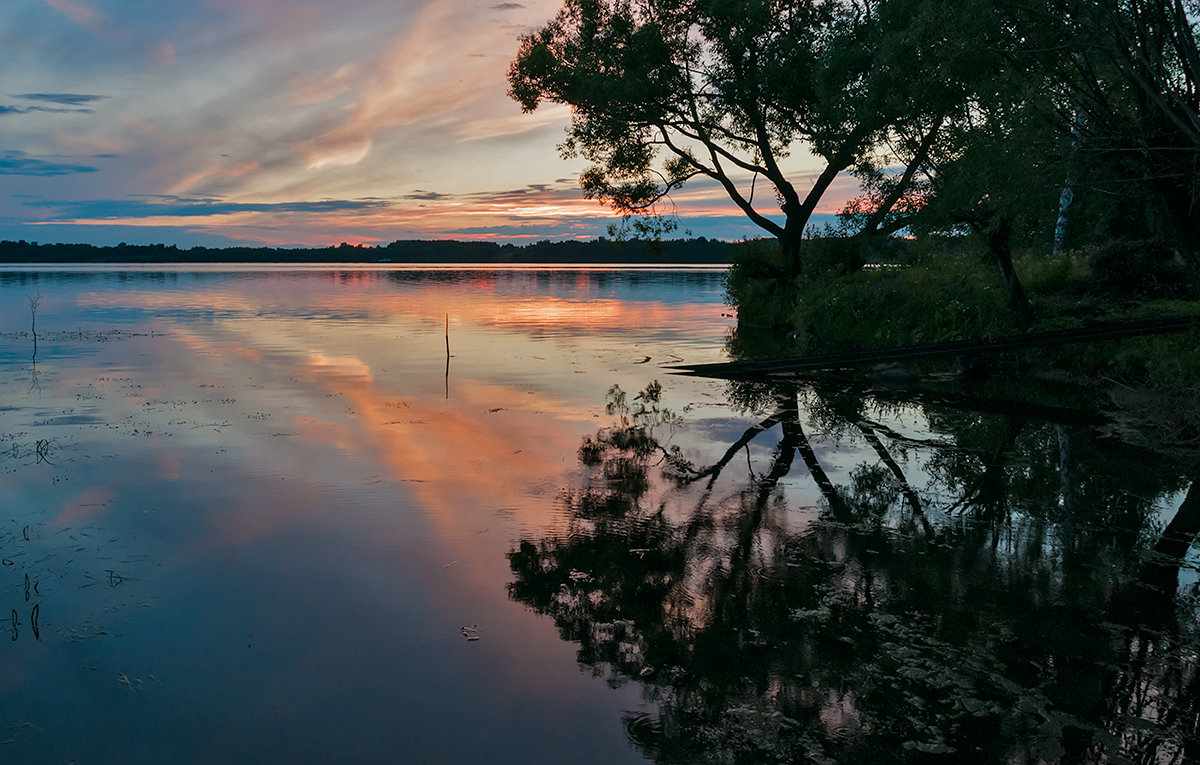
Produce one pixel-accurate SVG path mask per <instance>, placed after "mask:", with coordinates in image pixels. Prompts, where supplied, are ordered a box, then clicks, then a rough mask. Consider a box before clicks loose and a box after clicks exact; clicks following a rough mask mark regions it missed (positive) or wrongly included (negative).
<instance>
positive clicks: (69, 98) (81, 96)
mask: <svg viewBox="0 0 1200 765" xmlns="http://www.w3.org/2000/svg"><path fill="white" fill-rule="evenodd" d="M13 98H23V99H25V100H27V101H45V102H47V103H51V104H62V105H63V106H82V105H83V104H90V103H91V102H93V101H100V100H102V99H105V98H107V96H97V95H92V94H91V93H18V94H17V95H15V96H13Z"/></svg>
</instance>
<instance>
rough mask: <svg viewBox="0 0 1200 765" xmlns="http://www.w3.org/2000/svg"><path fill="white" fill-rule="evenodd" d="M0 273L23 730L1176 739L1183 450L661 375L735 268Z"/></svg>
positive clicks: (509, 750)
mask: <svg viewBox="0 0 1200 765" xmlns="http://www.w3.org/2000/svg"><path fill="white" fill-rule="evenodd" d="M0 291H2V292H3V293H4V294H3V298H4V299H3V301H0V322H2V323H0V333H2V334H0V392H2V396H3V398H2V399H0V403H2V406H0V469H2V471H3V472H0V490H2V491H3V495H2V496H4V498H5V500H4V501H5V507H6V509H7V510H8V512H7V513H3V514H0V552H2V554H3V555H4V556H5V557H4V563H5V565H4V568H3V569H2V570H0V577H3V578H2V579H0V592H3V593H4V595H5V598H6V600H5V601H4V602H0V614H2V613H7V612H8V611H9V610H10V609H11V610H12V611H13V612H14V613H15V614H16V623H15V624H12V623H11V622H2V623H0V628H3V627H5V626H7V627H9V628H10V634H11V635H12V638H13V639H12V640H11V641H10V642H8V643H7V644H6V645H7V647H6V648H4V649H0V657H2V658H0V662H2V666H0V697H2V698H3V699H4V704H3V706H0V708H3V709H5V710H6V712H5V717H4V718H0V734H2V735H0V738H4V739H11V742H10V743H8V744H5V745H4V746H5V752H4V753H5V754H8V753H12V754H13V756H14V758H15V759H16V760H29V761H34V760H36V761H70V760H72V759H77V760H80V761H85V760H99V761H123V762H161V761H174V762H186V761H194V762H208V761H218V760H226V761H228V760H239V761H279V760H285V759H286V760H292V761H312V762H328V761H364V762H374V761H411V762H435V761H436V762H440V761H450V760H459V761H465V762H477V761H488V762H518V761H519V762H539V761H540V762H561V761H565V760H570V761H573V762H587V761H593V762H619V761H640V760H642V759H643V758H644V757H650V758H653V759H658V760H662V761H681V760H682V761H693V760H695V761H700V760H704V759H714V760H719V761H746V762H759V761H763V760H764V758H767V759H770V758H776V759H784V760H787V759H805V758H808V757H809V756H813V755H816V756H820V757H830V758H839V759H840V761H843V762H866V761H873V762H874V761H879V762H882V761H889V760H894V761H912V760H919V759H921V758H923V757H928V756H937V755H939V754H945V755H946V756H962V755H964V754H965V753H966V749H964V747H966V748H967V749H969V748H970V747H983V748H984V751H985V752H990V753H991V754H992V755H993V756H994V757H996V758H997V761H1003V760H1004V759H1006V758H1010V757H1013V756H1016V757H1018V758H1020V757H1025V758H1026V759H1029V758H1032V759H1035V760H1036V759H1042V760H1046V761H1055V760H1056V759H1061V761H1064V762H1066V761H1073V759H1072V758H1075V759H1078V757H1082V756H1084V753H1087V752H1091V753H1092V754H1091V755H1089V756H1099V755H1096V753H1100V755H1103V756H1114V755H1117V754H1120V755H1121V756H1131V755H1132V754H1134V753H1136V752H1139V751H1143V750H1144V751H1149V752H1151V759H1149V760H1148V761H1170V757H1172V756H1174V755H1175V754H1177V753H1179V752H1182V751H1184V750H1185V749H1186V747H1187V746H1195V743H1194V738H1195V726H1194V724H1193V723H1188V722H1187V719H1188V715H1189V714H1192V715H1194V712H1195V703H1194V698H1195V696H1196V693H1195V688H1196V682H1197V680H1196V672H1195V650H1194V649H1195V636H1194V634H1193V632H1192V631H1191V630H1190V629H1188V628H1186V625H1187V624H1188V623H1189V622H1188V621H1187V620H1188V618H1192V619H1193V622H1192V623H1194V611H1192V610H1191V609H1192V604H1194V602H1195V593H1194V591H1193V590H1194V588H1193V583H1194V581H1195V576H1194V571H1193V569H1194V568H1195V555H1194V553H1189V552H1188V551H1187V544H1184V545H1183V546H1182V548H1179V546H1178V545H1176V546H1175V547H1173V548H1168V546H1163V545H1161V544H1160V543H1159V538H1160V536H1161V534H1162V531H1163V527H1164V526H1165V525H1166V524H1167V523H1168V522H1170V521H1172V519H1175V518H1179V519H1183V520H1187V518H1190V517H1191V516H1190V515H1189V514H1188V513H1187V512H1184V511H1182V510H1180V511H1179V512H1178V513H1177V512H1176V509H1177V508H1179V507H1180V505H1181V503H1183V504H1184V506H1185V507H1188V506H1189V505H1188V503H1187V502H1185V501H1184V498H1185V496H1188V495H1187V490H1188V488H1189V486H1190V485H1191V478H1192V476H1194V475H1196V470H1195V466H1194V465H1193V464H1192V462H1191V461H1190V460H1189V459H1186V458H1181V457H1162V458H1159V457H1158V456H1154V455H1152V456H1151V457H1146V456H1145V455H1144V454H1143V455H1142V456H1140V457H1139V456H1138V454H1137V452H1136V450H1132V449H1130V448H1128V447H1126V446H1122V445H1120V444H1113V443H1107V442H1104V441H1097V440H1096V439H1095V438H1094V436H1095V435H1096V433H1097V432H1098V431H1097V429H1096V428H1095V427H1094V426H1091V425H1080V424H1073V425H1064V424H1062V423H1059V424H1056V423H1054V422H1045V421H1041V420H1036V421H1035V420H1031V419H1029V418H1026V417H1017V418H1013V417H1008V416H1000V415H994V414H981V413H979V412H976V411H972V410H971V409H970V408H969V407H966V408H963V407H958V408H955V407H945V406H941V405H938V406H921V405H918V404H916V403H913V402H912V401H910V400H907V399H904V398H903V397H900V398H895V399H891V400H889V399H888V398H887V397H886V396H883V395H881V394H880V392H879V391H874V392H870V391H867V392H861V391H860V392H854V391H846V390H834V391H827V390H825V391H818V390H816V389H814V388H801V389H794V388H793V389H782V390H775V391H769V390H757V389H754V388H752V387H745V386H743V387H735V388H733V389H730V390H727V389H726V386H725V385H724V384H721V383H716V382H711V381H704V380H699V379H692V378H681V377H676V376H671V375H667V374H666V373H665V371H664V370H662V369H659V367H660V366H665V365H669V364H671V363H675V362H680V361H687V362H703V361H715V360H719V359H720V358H721V356H722V348H723V345H724V342H725V338H726V333H727V330H728V327H729V324H730V320H729V318H728V317H727V316H725V314H726V313H727V311H728V309H727V307H725V306H724V305H723V303H722V288H721V274H720V273H715V272H694V273H676V272H627V271H603V270H592V271H587V270H571V269H567V270H559V271H554V270H525V271H504V270H499V271H496V270H487V269H473V270H465V271H447V270H442V271H413V270H405V269H380V270H375V269H363V268H352V269H341V270H333V269H331V270H326V271H322V270H317V269H311V268H306V269H298V270H295V271H288V270H285V269H263V270H253V269H247V268H234V269H231V270H228V271H226V270H222V269H212V270H208V271H191V270H181V271H165V272H154V271H150V270H146V269H139V270H131V271H127V272H112V271H105V270H104V269H87V268H84V269H65V270H62V271H54V272H52V271H41V272H30V273H23V272H20V271H14V270H6V271H0ZM31 300H36V301H37V310H36V321H37V324H36V327H37V338H36V352H35V342H34V340H35V339H34V336H33V333H32V332H31V329H32V326H31V324H32V320H33V318H34V317H33V315H32V314H31V311H30V305H31ZM447 334H448V335H449V344H450V352H451V353H452V358H450V360H449V365H448V367H447V358H446V342H447ZM447 370H448V371H447ZM656 378H657V379H659V380H660V381H662V383H663V385H664V389H663V390H662V392H661V399H659V398H658V397H657V396H658V394H657V392H656V391H654V390H653V389H650V390H648V391H643V389H645V388H646V386H647V384H648V383H650V382H651V381H652V380H654V379H656ZM614 385H617V386H619V388H617V389H612V386H614ZM639 391H643V392H642V393H641V394H640V395H639V393H638V392H639ZM606 402H607V403H608V404H609V405H610V407H609V410H608V411H606V409H605V404H606ZM668 410H669V411H668ZM1131 465H1136V466H1137V469H1134V470H1130V467H1129V466H1131ZM1122 473H1125V475H1122ZM1197 501H1200V496H1198V497H1197ZM1197 518H1200V515H1198V516H1197ZM1188 523H1191V521H1188ZM1188 523H1175V524H1174V528H1175V530H1177V531H1179V530H1182V531H1183V532H1185V533H1187V532H1189V530H1190V533H1191V534H1192V536H1193V537H1194V535H1195V530H1194V529H1192V528H1191V526H1189V525H1188ZM1192 525H1195V524H1192ZM1169 528H1170V527H1169ZM1155 556H1157V557H1155ZM1148 566H1149V567H1148ZM1155 566H1156V567H1155ZM26 575H28V579H27V578H26ZM1181 582H1182V585H1181V584H1180V583H1181ZM1189 588H1192V589H1189ZM1177 591H1178V592H1177ZM1177 596H1180V597H1181V598H1182V599H1180V597H1177ZM1131 601H1132V602H1138V603H1139V604H1140V605H1139V607H1138V608H1137V609H1134V610H1132V611H1131V610H1130V607H1129V603H1130V602H1131ZM35 608H36V609H37V611H36V613H35V612H34V609H35ZM1189 614H1190V615H1191V616H1189ZM1147 625H1148V626H1147ZM1181 625H1184V626H1181ZM464 626H472V627H476V628H477V629H471V630H467V631H464V630H463V629H462V628H463V627H464ZM476 637H477V638H478V639H477V640H476V639H468V638H476ZM1139 652H1140V653H1139ZM1139 662H1140V663H1139ZM1134 665H1137V667H1140V668H1143V669H1145V670H1146V671H1145V672H1141V674H1139V673H1138V672H1134V671H1133V669H1132V668H1133V667H1134ZM1064 667H1066V668H1065V669H1064ZM1139 671H1140V670H1139ZM601 678H603V680H601ZM1081 699H1084V700H1086V699H1099V702H1098V703H1096V704H1093V705H1092V706H1091V707H1089V706H1088V704H1086V703H1083V701H1081ZM1137 699H1141V700H1140V701H1137ZM1146 699H1151V701H1146ZM1156 705H1157V706H1156ZM64 710H71V713H70V715H67V714H65V713H64ZM1189 725H1190V726H1191V727H1189ZM1080 731H1083V732H1082V733H1081V732H1080ZM1189 731H1190V733H1189ZM1189 736H1190V737H1191V738H1189ZM980 742H983V743H980ZM1189 742H1191V743H1189ZM1139 747H1140V749H1139ZM975 756H980V755H979V753H976V755H975Z"/></svg>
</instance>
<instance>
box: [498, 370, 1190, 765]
mask: <svg viewBox="0 0 1200 765" xmlns="http://www.w3.org/2000/svg"><path fill="white" fill-rule="evenodd" d="M661 394H662V389H661V387H660V386H659V385H658V384H657V383H654V384H652V385H650V386H648V387H647V389H646V390H644V391H642V392H641V393H639V394H638V395H637V396H635V397H634V398H633V399H632V400H630V399H629V397H628V396H627V395H626V394H625V393H624V392H623V391H621V390H620V389H618V388H616V387H614V388H613V389H612V390H610V393H609V401H608V412H609V414H610V415H611V416H612V419H613V421H612V423H611V424H610V425H609V426H607V427H604V428H601V429H600V430H599V431H598V432H597V434H596V435H595V436H590V437H588V438H586V439H585V441H584V443H583V444H582V446H581V448H580V450H579V456H580V460H581V462H582V463H583V464H584V465H586V466H588V467H590V468H591V473H592V476H593V480H591V481H589V482H586V484H585V485H583V486H580V487H575V488H571V489H568V490H566V491H564V492H563V494H562V496H561V499H560V501H561V503H562V505H563V509H564V510H565V511H566V513H567V516H568V517H569V518H570V531H569V533H567V534H564V535H563V536H561V537H556V538H549V539H536V540H523V541H521V542H520V544H519V546H518V548H517V549H515V550H514V551H513V552H512V553H511V554H510V562H511V566H512V570H513V572H514V574H515V581H514V582H513V583H512V584H511V585H510V590H511V595H512V597H513V598H514V599H516V600H518V601H520V602H523V603H526V604H528V605H530V606H531V607H533V608H534V609H536V610H537V611H539V612H541V613H544V614H547V615H549V616H551V617H552V618H553V619H554V620H555V623H556V624H557V626H558V629H559V630H560V632H561V634H562V637H563V638H564V639H566V640H570V641H573V642H575V643H578V645H579V652H578V656H579V661H580V662H581V664H582V665H583V666H585V667H587V668H589V669H590V671H592V672H593V673H594V674H595V675H597V676H603V677H605V678H606V679H607V681H608V682H609V683H610V684H612V685H614V686H617V685H621V684H624V683H627V682H631V681H632V682H638V683H640V684H642V686H643V689H644V696H645V698H646V699H647V700H648V701H649V702H650V706H652V707H654V708H656V712H655V713H654V714H644V713H629V714H628V715H627V716H626V719H625V721H624V722H625V725H626V727H627V730H628V732H629V735H630V738H631V740H632V741H633V742H634V743H635V744H636V745H637V746H638V747H639V748H640V749H641V750H642V751H643V752H644V753H645V754H646V755H647V756H648V757H650V758H651V759H653V760H656V761H660V762H705V761H707V762H765V761H780V762H807V761H813V762H832V761H837V762H871V763H875V762H920V761H927V760H928V761H943V760H944V761H971V762H1006V763H1010V762H1016V763H1026V762H1030V763H1031V762H1102V761H1111V762H1125V761H1130V762H1138V763H1149V762H1154V763H1174V762H1188V761H1200V738H1198V733H1197V727H1198V723H1197V719H1198V715H1200V702H1198V699H1200V675H1198V674H1197V653H1196V651H1197V643H1198V641H1197V636H1196V629H1195V628H1196V616H1197V608H1196V605H1197V598H1196V593H1195V591H1194V585H1192V586H1189V587H1185V588H1184V591H1183V592H1180V591H1179V590H1180V588H1179V580H1180V570H1181V566H1183V565H1184V563H1185V559H1186V556H1187V553H1188V550H1189V548H1190V546H1191V544H1192V542H1193V541H1194V540H1195V538H1196V536H1197V534H1198V533H1200V487H1198V485H1197V483H1196V482H1195V481H1194V480H1193V479H1194V477H1195V476H1196V475H1197V473H1196V465H1195V462H1194V461H1193V460H1192V459H1191V458H1189V457H1187V456H1174V457H1172V456H1167V455H1163V454H1148V453H1146V451H1145V450H1138V449H1134V448H1133V447H1131V446H1128V445H1124V444H1121V443H1119V442H1117V441H1111V440H1110V441H1105V440H1102V439H1100V438H1097V433H1096V431H1095V429H1094V428H1089V427H1080V426H1064V425H1061V424H1058V425H1056V424H1055V423H1053V422H1049V421H1035V420H1032V419H1029V418H1028V417H1026V418H1024V419H1022V418H1014V417H1009V416H1004V415H1001V414H985V413H980V412H978V411H972V410H969V409H966V410H963V409H951V408H945V407H941V408H939V407H935V406H924V407H922V408H921V411H923V413H924V417H925V419H926V421H927V422H928V430H927V432H926V433H923V434H921V435H920V437H912V436H905V435H902V434H901V433H898V432H896V430H895V429H892V428H890V427H889V426H887V425H886V424H884V423H883V422H882V420H884V419H886V418H885V417H883V416H881V410H886V409H887V407H888V406H890V405H888V404H885V403H883V402H881V401H880V400H878V399H873V398H869V397H864V396H856V395H853V394H847V393H839V394H837V395H832V396H822V395H821V394H820V393H818V392H817V391H816V390H814V389H812V388H781V387H776V388H773V389H769V390H765V389H761V388H754V387H751V386H743V387H739V388H735V389H734V390H733V394H732V398H733V400H734V401H735V402H739V403H741V404H742V405H743V406H745V407H746V408H747V409H748V411H751V412H754V411H757V412H758V414H757V416H758V417H759V418H760V419H759V420H758V422H757V423H755V424H753V425H752V426H750V427H749V428H748V429H746V431H745V433H744V434H743V435H742V436H741V437H740V438H738V439H736V440H734V441H733V442H732V443H730V444H729V447H728V449H727V450H726V451H725V452H724V454H723V455H722V456H721V457H720V458H719V459H718V460H717V461H716V462H713V463H712V464H706V465H697V464H693V463H692V462H690V461H689V460H688V459H687V458H686V455H685V454H684V453H683V452H681V451H680V450H679V449H678V448H675V447H673V446H671V436H672V434H673V433H674V431H675V430H676V429H678V428H681V427H686V422H685V418H686V412H685V413H684V414H683V415H682V416H681V415H676V414H675V413H672V412H670V411H669V410H667V409H665V408H664V407H663V406H662V403H661V400H660V399H661ZM883 413H884V414H886V411H884V412H883ZM802 421H805V422H803V423H802ZM805 424H807V425H808V426H809V427H810V429H815V430H819V431H820V432H821V434H822V435H821V439H820V442H821V443H820V445H821V446H822V447H823V448H829V446H830V445H831V444H833V443H835V442H846V443H849V442H851V440H853V443H854V444H855V445H856V447H857V448H858V449H859V450H860V453H863V454H871V455H873V457H874V459H873V460H866V461H863V462H862V464H859V465H858V466H857V467H856V468H855V469H854V470H853V471H852V472H851V473H850V474H849V475H850V480H849V484H848V485H836V484H835V483H834V482H833V480H831V478H830V474H829V473H827V472H826V470H825V469H824V466H823V464H822V458H823V459H825V461H826V462H828V457H818V451H817V450H816V449H814V447H813V441H811V440H810V438H809V435H808V433H807V432H806V430H805V427H804V425H805ZM776 430H778V431H779V433H780V435H779V436H778V443H777V445H776V446H775V448H774V450H773V453H772V456H771V460H770V463H769V465H767V466H766V468H765V469H760V470H757V471H756V470H755V469H754V467H753V465H752V464H748V466H747V467H745V468H740V467H739V469H737V470H734V469H731V468H730V466H731V465H735V464H736V465H739V466H740V465H741V462H742V460H741V457H742V456H744V457H745V459H746V460H747V461H749V459H750V452H749V451H748V446H749V445H750V444H751V443H752V442H753V441H754V440H755V439H756V438H759V437H760V436H763V434H766V433H769V432H775V431H776ZM815 430H814V432H815ZM820 454H821V455H825V454H826V452H825V451H821V452H820ZM796 457H799V458H800V459H799V462H801V463H802V464H803V466H804V468H805V469H806V472H807V474H808V476H810V477H811V479H812V481H813V482H814V483H815V484H816V487H817V488H818V489H819V492H820V496H821V497H822V503H821V505H822V506H821V508H820V510H819V516H818V518H817V520H815V521H812V522H798V521H797V517H798V516H799V515H800V513H799V512H798V511H800V510H803V509H802V508H793V507H789V506H788V502H787V500H786V498H785V494H784V492H783V491H782V490H781V487H780V486H779V482H780V480H781V479H782V478H784V477H785V476H788V475H795V476H798V477H800V478H802V476H803V473H802V472H801V470H800V469H799V467H798V466H794V465H793V463H794V462H796V461H797V460H796ZM906 468H907V469H908V470H910V471H912V472H913V473H914V475H919V477H921V481H920V487H919V488H918V487H917V486H916V485H914V483H912V482H910V478H909V477H907V476H906V474H905V469H906ZM735 472H736V475H733V473H735ZM727 474H728V475H727ZM800 478H797V480H799V479H800ZM1185 488H1187V492H1186V496H1185V499H1184V500H1183V502H1182V504H1181V505H1180V506H1179V508H1178V510H1177V511H1176V512H1174V515H1173V516H1171V515H1170V513H1168V517H1171V520H1170V523H1169V524H1168V525H1167V526H1166V528H1165V529H1162V528H1160V526H1161V523H1160V522H1159V521H1158V520H1157V519H1158V513H1159V511H1160V510H1161V509H1162V508H1163V507H1164V506H1165V505H1166V504H1167V503H1169V502H1170V500H1171V498H1172V497H1178V495H1179V494H1181V493H1182V491H1183V489H1185Z"/></svg>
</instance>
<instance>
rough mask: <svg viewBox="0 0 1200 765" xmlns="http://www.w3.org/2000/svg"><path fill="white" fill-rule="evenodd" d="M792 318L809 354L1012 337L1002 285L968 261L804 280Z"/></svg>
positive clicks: (959, 259) (927, 262)
mask: <svg viewBox="0 0 1200 765" xmlns="http://www.w3.org/2000/svg"><path fill="white" fill-rule="evenodd" d="M792 317H793V321H794V324H795V327H796V332H797V334H798V335H799V337H800V339H801V342H802V344H803V345H804V347H806V348H807V349H808V350H809V352H814V353H821V352H832V351H842V350H854V349H859V348H888V347H894V346H900V345H908V344H913V343H930V342H939V341H943V340H961V339H964V338H983V337H993V336H999V335H1005V334H1011V333H1014V332H1016V331H1017V328H1016V325H1015V322H1014V319H1013V318H1012V316H1011V311H1009V309H1008V296H1007V294H1006V292H1005V289H1004V285H1003V284H1002V283H1001V282H1000V280H999V278H997V277H995V276H993V275H992V273H991V272H990V271H989V270H985V269H982V268H980V267H979V263H978V261H976V260H975V259H972V258H968V257H940V258H932V259H928V260H925V261H922V262H920V263H918V264H915V265H912V266H902V267H891V266H882V267H879V268H875V269H867V270H864V271H861V272H858V273H855V274H853V275H850V276H840V275H836V274H828V275H826V276H823V277H819V278H817V279H813V280H810V281H806V282H805V283H804V284H803V285H802V286H801V287H800V289H799V291H798V295H797V299H796V305H795V309H794V312H793V314H792Z"/></svg>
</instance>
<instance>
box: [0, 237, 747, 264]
mask: <svg viewBox="0 0 1200 765" xmlns="http://www.w3.org/2000/svg"><path fill="white" fill-rule="evenodd" d="M737 246H738V245H737V244H736V243H734V242H726V241H721V240H717V239H706V238H704V237H698V238H695V239H670V240H663V241H645V240H640V239H634V240H614V239H604V238H600V239H593V240H588V241H561V242H552V241H539V242H532V243H530V244H523V245H516V244H508V243H505V244H501V243H499V242H488V241H458V240H423V239H413V240H399V241H395V242H392V243H390V244H386V245H355V244H347V243H345V242H343V243H341V244H339V245H335V246H331V247H312V248H302V247H189V248H183V247H177V246H175V245H166V244H142V245H140V244H125V243H121V244H117V245H109V246H96V245H91V244H39V243H38V242H27V241H25V240H20V241H15V242H14V241H9V240H5V241H0V263H35V264H48V263H137V264H142V263H146V264H151V263H400V264H404V263H437V264H442V263H447V264H448V263H472V264H474V263H496V264H506V263H519V264H526V263H534V264H536V263H612V264H615V265H623V264H633V263H662V264H664V265H729V264H730V263H731V262H732V260H733V254H734V250H735V248H736V247H737Z"/></svg>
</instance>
